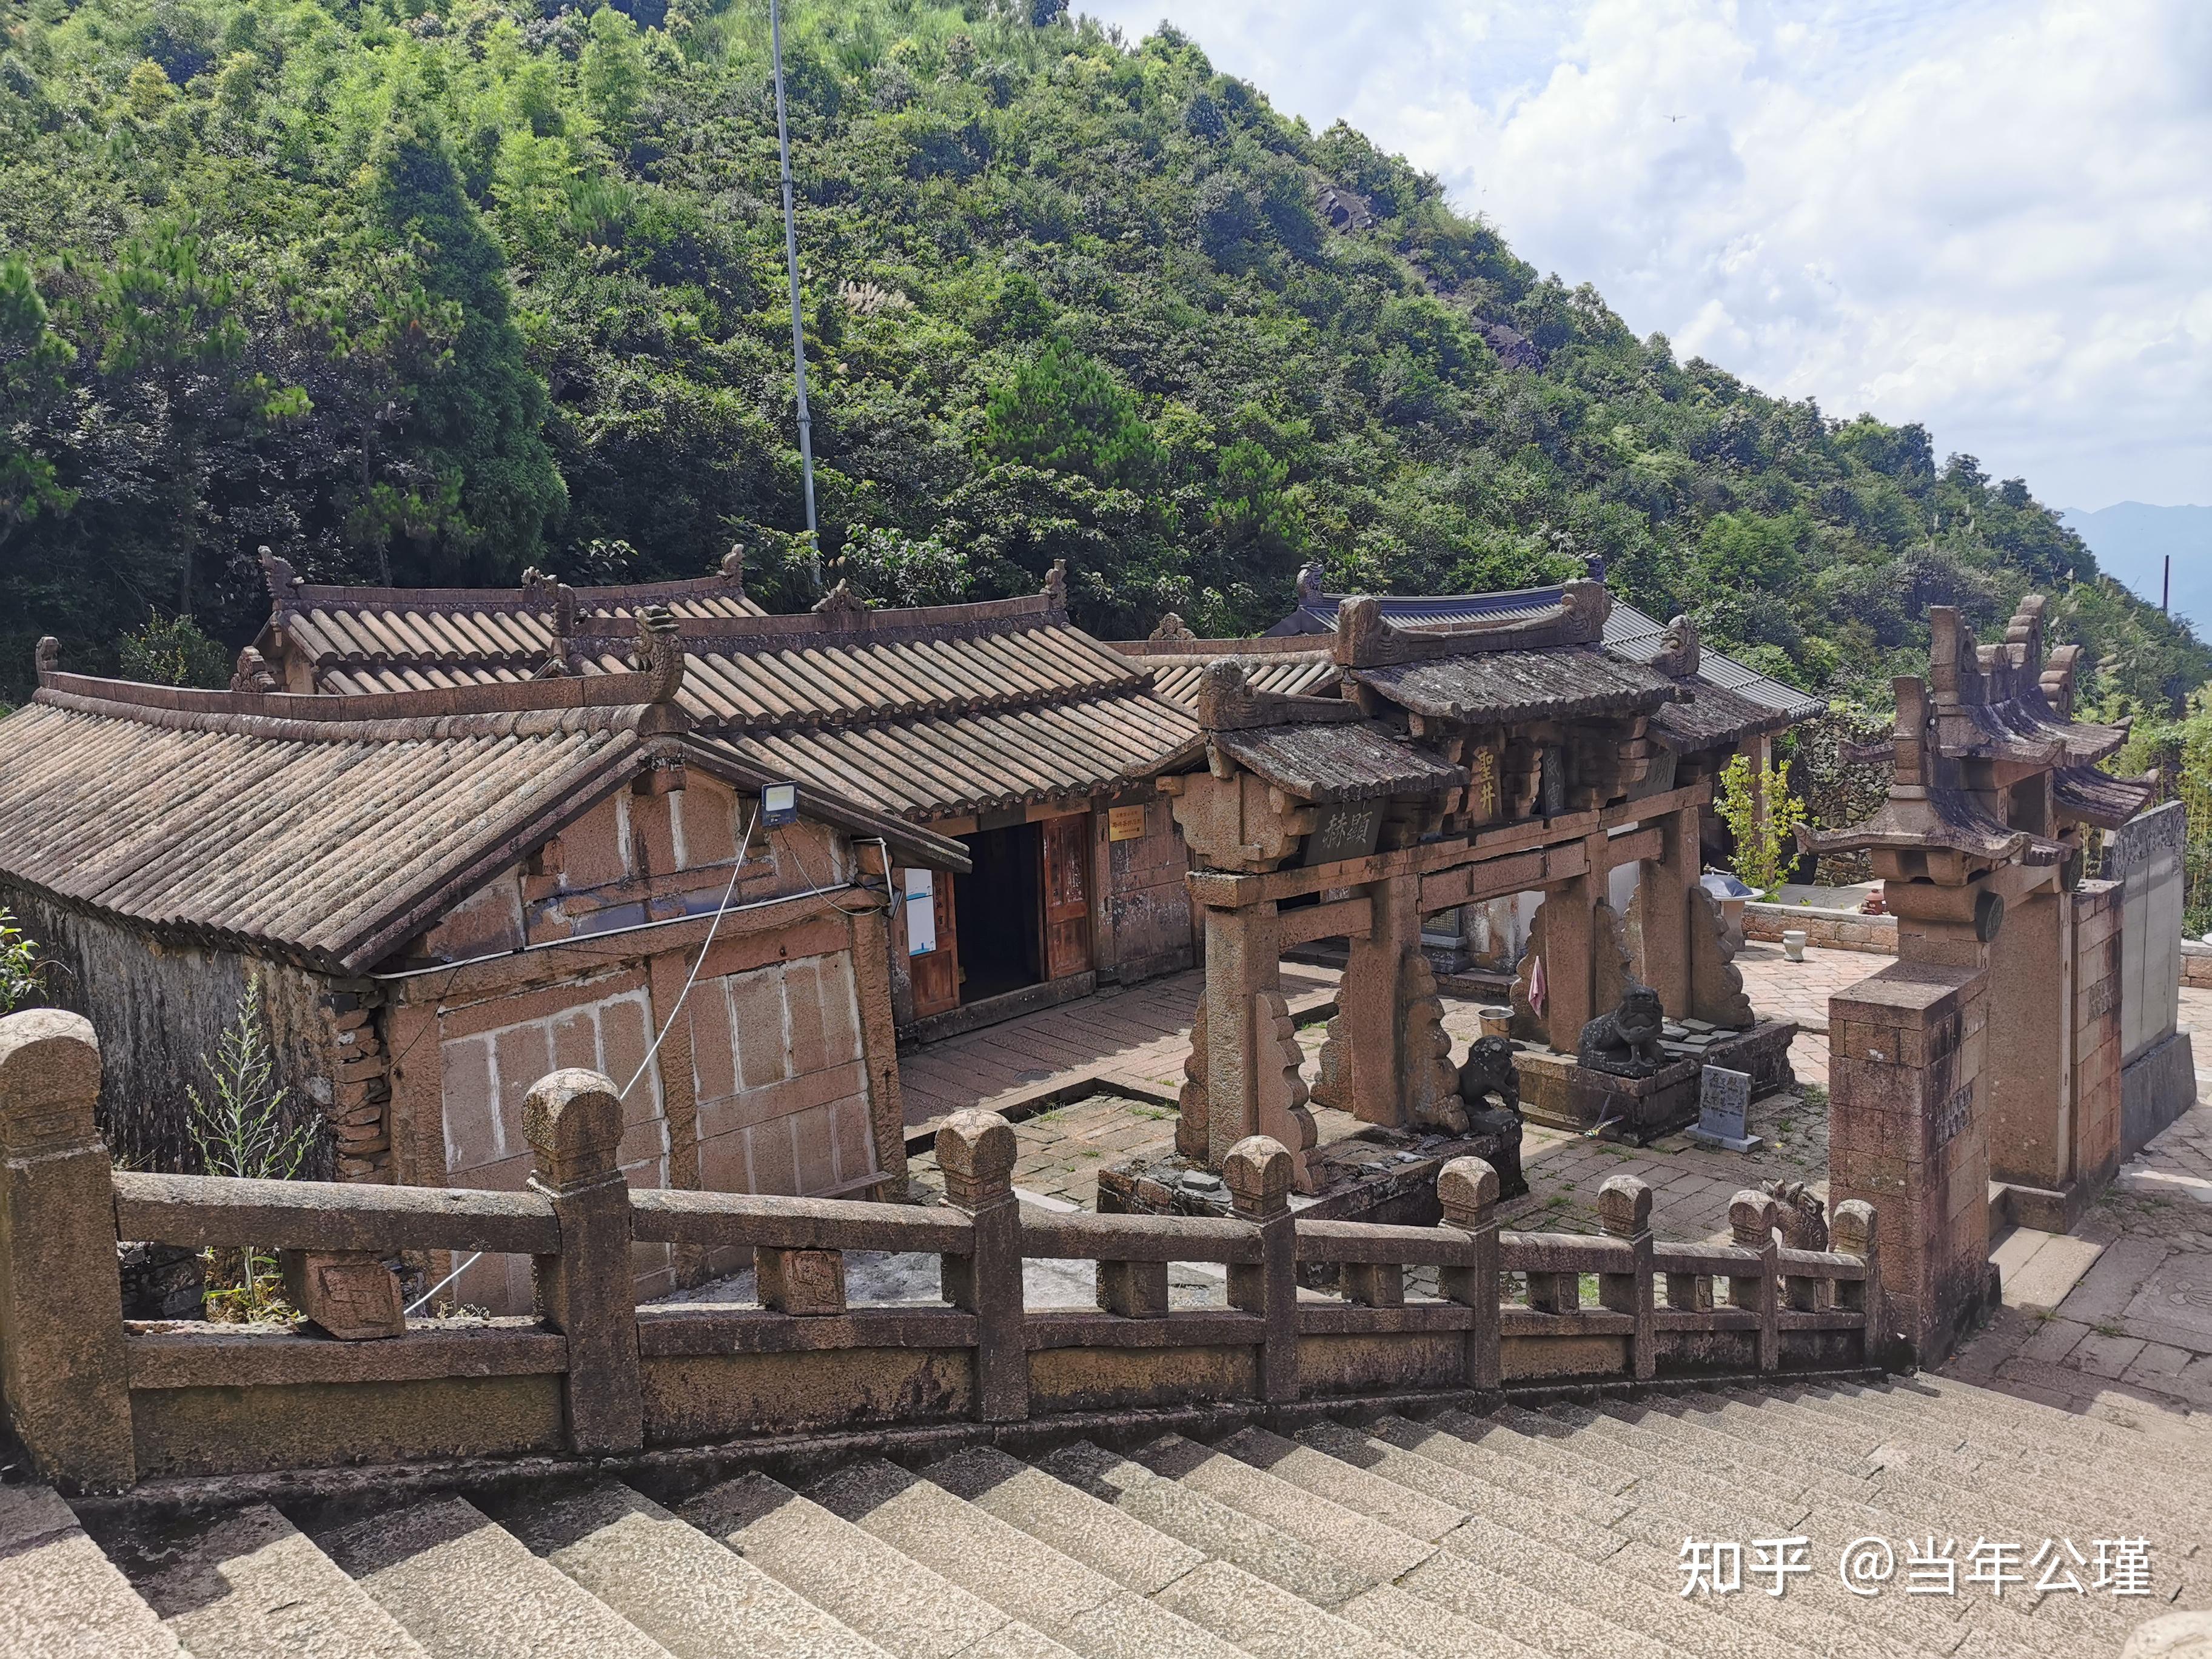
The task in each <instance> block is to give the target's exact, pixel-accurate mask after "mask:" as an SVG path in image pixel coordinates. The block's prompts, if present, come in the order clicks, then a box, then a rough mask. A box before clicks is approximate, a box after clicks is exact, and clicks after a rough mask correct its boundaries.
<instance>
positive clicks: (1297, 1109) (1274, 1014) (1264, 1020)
mask: <svg viewBox="0 0 2212 1659" xmlns="http://www.w3.org/2000/svg"><path fill="white" fill-rule="evenodd" d="M1252 1040H1253V1044H1254V1046H1255V1048H1256V1049H1257V1050H1258V1054H1257V1055H1256V1056H1255V1058H1256V1060H1257V1061H1258V1064H1257V1066H1256V1067H1255V1074H1256V1078H1257V1081H1258V1085H1259V1087H1258V1093H1259V1101H1258V1112H1257V1114H1256V1115H1257V1116H1258V1118H1259V1128H1258V1133H1261V1134H1263V1135H1267V1136H1269V1137H1271V1138H1272V1139H1276V1140H1279V1141H1280V1142H1282V1144H1283V1146H1285V1149H1287V1150H1288V1152H1290V1155H1291V1166H1292V1168H1291V1182H1292V1184H1293V1185H1294V1186H1295V1187H1296V1188H1297V1190H1298V1191H1299V1192H1302V1193H1310V1192H1314V1191H1316V1189H1317V1183H1316V1181H1315V1178H1314V1173H1313V1165H1312V1161H1311V1160H1310V1158H1308V1156H1307V1154H1308V1153H1310V1152H1312V1151H1313V1149H1314V1146H1315V1144H1316V1141H1317V1140H1318V1139H1319V1138H1320V1137H1319V1135H1318V1133H1317V1132H1316V1129H1315V1127H1314V1120H1313V1114H1312V1113H1311V1112H1310V1111H1309V1110H1307V1109H1306V1102H1307V1100H1308V1099H1309V1097H1310V1095H1309V1091H1308V1090H1307V1088H1306V1082H1305V1078H1304V1075H1303V1074H1302V1072H1301V1070H1300V1068H1301V1067H1302V1066H1304V1063H1305V1051H1304V1049H1302V1048H1299V1047H1298V1027H1297V1021H1295V1020H1293V1019H1292V1018H1291V1008H1290V1005H1289V1004H1288V1003H1287V1002H1285V1000H1283V994H1282V993H1281V992H1280V991H1261V992H1260V993H1259V994H1257V995H1255V997H1254V998H1253V999H1252Z"/></svg>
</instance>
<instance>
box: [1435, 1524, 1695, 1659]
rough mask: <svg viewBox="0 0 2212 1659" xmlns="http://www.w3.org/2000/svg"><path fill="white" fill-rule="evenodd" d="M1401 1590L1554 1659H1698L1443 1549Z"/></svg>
mask: <svg viewBox="0 0 2212 1659" xmlns="http://www.w3.org/2000/svg"><path fill="white" fill-rule="evenodd" d="M1398 1587H1399V1588H1400V1589H1403V1590H1406V1591H1407V1592H1408V1593H1410V1594H1412V1595H1417V1596H1419V1597H1420V1598H1421V1600H1423V1601H1428V1602H1431V1603H1433V1604H1434V1605H1435V1606H1437V1607H1442V1608H1443V1609H1444V1610H1445V1611H1446V1612H1448V1613H1457V1614H1458V1615H1459V1616H1460V1617H1462V1618H1463V1619H1468V1620H1474V1622H1475V1623H1477V1624H1481V1625H1487V1626H1490V1627H1491V1628H1492V1630H1497V1631H1500V1632H1505V1633H1506V1634H1509V1635H1510V1636H1512V1637H1513V1638H1514V1639H1515V1640H1516V1641H1518V1642H1522V1643H1525V1644H1528V1646H1530V1647H1533V1648H1534V1649H1535V1650H1537V1651H1538V1652H1539V1653H1543V1654H1547V1655H1551V1656H1553V1659H1678V1656H1679V1659H1694V1650H1687V1649H1680V1648H1676V1647H1674V1646H1672V1645H1671V1644H1668V1643H1664V1642H1656V1641H1654V1640H1653V1639H1652V1638H1650V1637H1648V1636H1645V1635H1644V1634H1643V1633H1642V1632H1638V1631H1632V1630H1625V1629H1623V1628H1622V1627H1621V1626H1618V1625H1616V1624H1613V1622H1612V1621H1610V1620H1607V1619H1603V1618H1601V1617H1600V1616H1599V1615H1597V1614H1595V1613H1588V1612H1585V1611H1584V1610H1583V1609H1582V1608H1580V1607H1568V1606H1565V1605H1564V1604H1563V1603H1561V1602H1559V1601H1556V1600H1554V1599H1553V1597H1551V1596H1549V1595H1546V1594H1544V1592H1543V1591H1541V1590H1540V1589H1534V1588H1532V1587H1531V1586H1529V1585H1528V1584H1525V1583H1522V1582H1521V1579H1520V1577H1519V1576H1518V1574H1517V1573H1501V1572H1498V1571H1495V1570H1494V1569H1492V1568H1491V1567H1488V1566H1486V1565H1484V1564H1483V1563H1481V1562H1480V1561H1476V1560H1474V1559H1470V1558H1468V1557H1467V1556H1464V1555H1459V1554H1455V1553H1453V1552H1451V1551H1449V1550H1439V1551H1437V1553H1435V1554H1434V1555H1431V1557H1430V1558H1429V1559H1427V1560H1425V1561H1424V1562H1422V1563H1421V1565H1419V1566H1418V1567H1415V1568H1414V1569H1413V1571H1411V1572H1409V1573H1407V1575H1406V1576H1405V1577H1403V1578H1401V1579H1400V1580H1399V1581H1398Z"/></svg>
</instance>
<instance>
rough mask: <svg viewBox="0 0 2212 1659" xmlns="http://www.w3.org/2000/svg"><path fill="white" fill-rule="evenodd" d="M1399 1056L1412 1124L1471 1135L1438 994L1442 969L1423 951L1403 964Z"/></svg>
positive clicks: (1403, 1096)
mask: <svg viewBox="0 0 2212 1659" xmlns="http://www.w3.org/2000/svg"><path fill="white" fill-rule="evenodd" d="M1398 1052H1399V1053H1400V1054H1402V1055H1403V1056H1404V1057H1405V1058H1404V1066H1405V1069H1404V1071H1403V1072H1402V1073H1401V1074H1400V1082H1399V1088H1400V1090H1401V1100H1402V1102H1403V1104H1404V1108H1405V1114H1406V1121H1407V1122H1408V1123H1409V1124H1412V1125H1413V1126H1414V1127H1418V1128H1424V1129H1443V1130H1445V1131H1448V1132H1449V1133H1452V1134H1465V1133H1467V1111H1466V1109H1465V1107H1464V1106H1462V1103H1461V1102H1460V1097H1459V1073H1458V1071H1457V1070H1456V1069H1455V1067H1454V1066H1453V1065H1452V1063H1451V1036H1450V1035H1449V1033H1448V1032H1446V1031H1445V1030H1444V1005H1443V998H1442V997H1440V996H1438V995H1437V975H1436V970H1435V969H1432V968H1431V967H1430V966H1429V959H1428V958H1427V957H1425V956H1423V955H1422V954H1421V952H1420V951H1419V950H1418V949H1416V950H1410V951H1407V952H1406V954H1405V955H1404V956H1403V957H1400V958H1399V962H1398Z"/></svg>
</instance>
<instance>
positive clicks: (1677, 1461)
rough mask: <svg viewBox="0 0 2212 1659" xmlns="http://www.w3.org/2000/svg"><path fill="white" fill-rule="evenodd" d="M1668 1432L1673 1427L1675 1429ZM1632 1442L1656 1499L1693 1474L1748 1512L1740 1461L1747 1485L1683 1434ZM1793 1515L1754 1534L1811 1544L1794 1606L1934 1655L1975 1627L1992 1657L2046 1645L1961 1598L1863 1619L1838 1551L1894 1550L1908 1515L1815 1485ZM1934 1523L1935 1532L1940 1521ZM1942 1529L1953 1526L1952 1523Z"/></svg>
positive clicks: (1898, 1600) (1901, 1598) (1655, 1429)
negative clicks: (1874, 1538) (1790, 1523)
mask: <svg viewBox="0 0 2212 1659" xmlns="http://www.w3.org/2000/svg"><path fill="white" fill-rule="evenodd" d="M1627 1409H1630V1408H1628V1407H1620V1406H1619V1405H1618V1404H1617V1402H1615V1403H1612V1404H1609V1407H1608V1409H1607V1413H1606V1415H1607V1417H1609V1418H1613V1419H1614V1420H1615V1421H1616V1422H1620V1421H1624V1420H1625V1418H1620V1417H1616V1416H1615V1413H1616V1412H1625V1411H1626V1410H1627ZM1553 1410H1554V1412H1556V1413H1559V1415H1560V1416H1561V1417H1562V1418H1566V1417H1571V1416H1573V1415H1576V1414H1577V1413H1576V1412H1575V1408H1572V1407H1554V1408H1553ZM1673 1426H1674V1427H1675V1428H1676V1429H1678V1430H1679V1429H1680V1425H1673ZM1633 1443H1634V1444H1635V1445H1636V1447H1637V1449H1638V1451H1639V1453H1640V1454H1641V1455H1642V1462H1643V1466H1644V1468H1646V1470H1647V1472H1648V1474H1647V1479H1648V1480H1649V1481H1650V1484H1651V1486H1652V1488H1653V1490H1654V1492H1655V1494H1656V1493H1660V1492H1664V1491H1666V1490H1667V1489H1668V1486H1669V1483H1670V1482H1672V1481H1674V1480H1677V1479H1682V1478H1685V1477H1687V1476H1694V1478H1695V1480H1696V1482H1697V1485H1698V1487H1699V1492H1701V1493H1705V1494H1710V1493H1711V1492H1712V1491H1713V1489H1714V1483H1715V1481H1716V1480H1718V1481H1719V1482H1720V1488H1719V1490H1720V1492H1721V1496H1722V1501H1723V1504H1726V1503H1727V1502H1728V1501H1729V1498H1728V1494H1729V1493H1731V1492H1733V1493H1735V1494H1738V1497H1737V1498H1736V1500H1735V1501H1736V1502H1737V1503H1738V1504H1740V1505H1741V1507H1742V1508H1743V1509H1745V1510H1750V1509H1751V1508H1753V1506H1754V1505H1755V1504H1756V1503H1757V1502H1758V1500H1759V1497H1760V1496H1761V1490H1760V1486H1759V1480H1758V1471H1757V1468H1756V1466H1755V1465H1753V1464H1744V1463H1739V1464H1737V1465H1736V1466H1735V1467H1736V1468H1739V1469H1740V1470H1741V1479H1742V1480H1743V1481H1744V1482H1745V1483H1746V1484H1737V1483H1736V1482H1735V1481H1733V1480H1729V1479H1727V1478H1725V1477H1723V1476H1721V1475H1718V1474H1716V1473H1715V1468H1716V1464H1717V1460H1711V1459H1708V1458H1706V1457H1705V1455H1704V1449H1703V1447H1702V1446H1701V1445H1700V1444H1699V1443H1697V1442H1696V1441H1695V1440H1693V1439H1692V1438H1689V1437H1686V1435H1683V1434H1679V1433H1678V1434H1676V1435H1669V1434H1668V1433H1667V1432H1666V1425H1664V1424H1661V1425H1650V1426H1649V1427H1648V1428H1647V1429H1646V1431H1644V1432H1642V1433H1640V1434H1638V1436H1636V1437H1635V1438H1634V1441H1633ZM1890 1496H1892V1495H1891V1494H1889V1493H1887V1492H1878V1493H1877V1497H1878V1498H1881V1499H1887V1498H1889V1497H1890ZM1664 1501H1665V1500H1664V1499H1663V1498H1660V1497H1657V1496H1655V1498H1654V1499H1653V1502H1654V1504H1655V1505H1661V1504H1663V1503H1664ZM1799 1510H1800V1514H1799V1519H1798V1521H1797V1522H1796V1524H1795V1526H1794V1527H1792V1528H1790V1530H1789V1531H1788V1532H1786V1533H1782V1534H1758V1535H1764V1536H1800V1535H1802V1536H1804V1537H1808V1538H1809V1539H1811V1540H1812V1547H1811V1552H1810V1557H1809V1559H1811V1561H1812V1564H1813V1568H1814V1571H1812V1572H1810V1573H1808V1574H1807V1575H1805V1576H1804V1577H1800V1578H1797V1579H1795V1580H1793V1581H1792V1583H1791V1584H1790V1590H1789V1595H1788V1599H1789V1600H1790V1601H1795V1602H1796V1603H1798V1604H1800V1605H1804V1604H1808V1603H1809V1604H1810V1605H1811V1606H1812V1607H1817V1608H1820V1609H1825V1611H1826V1613H1829V1614H1830V1615H1832V1616H1834V1617H1836V1618H1838V1619H1850V1620H1855V1621H1856V1622H1857V1624H1858V1626H1859V1627H1860V1628H1862V1629H1871V1630H1875V1631H1879V1632H1881V1633H1882V1634H1883V1635H1884V1636H1886V1637H1890V1638H1893V1639H1896V1640H1900V1641H1904V1642H1907V1643H1911V1644H1917V1645H1918V1646H1920V1647H1922V1648H1923V1649H1927V1650H1932V1651H1935V1652H1939V1653H1942V1652H1949V1651H1952V1650H1954V1649H1955V1648H1956V1647H1957V1646H1958V1645H1959V1644H1960V1643H1962V1642H1963V1641H1965V1640H1966V1638H1967V1637H1968V1635H1970V1634H1971V1633H1972V1632H1974V1631H1975V1630H1976V1629H1979V1630H1981V1631H1983V1632H1986V1639H1985V1640H1984V1642H1983V1644H1982V1645H1983V1647H1984V1649H1985V1650H1987V1651H1989V1652H1990V1653H1991V1654H1993V1655H1994V1654H1996V1653H2011V1654H2015V1655H2021V1656H2029V1655H2033V1654H2035V1653H2036V1652H2037V1651H2038V1650H2039V1647H2040V1646H2041V1645H2042V1644H2043V1642H2044V1641H2045V1640H2046V1639H2047V1638H2045V1636H2044V1635H2043V1633H2042V1632H2039V1631H2037V1632H2032V1631H2030V1630H2028V1629H2027V1627H2026V1625H2025V1620H2024V1617H2023V1615H2022V1614H2021V1613H2020V1612H2019V1611H2017V1610H2015V1609H2014V1608H2011V1607H2004V1606H2002V1605H1995V1604H1993V1605H1990V1606H1988V1607H1978V1606H1976V1605H1975V1604H1972V1603H1971V1602H1969V1601H1966V1600H1965V1599H1963V1598H1961V1599H1951V1600H1939V1599H1934V1598H1928V1597H1907V1596H1905V1595H1902V1594H1896V1595H1887V1596H1885V1597H1883V1598H1881V1616H1880V1618H1879V1619H1878V1620H1877V1619H1872V1618H1869V1617H1868V1616H1867V1615H1866V1609H1867V1607H1869V1605H1871V1604H1870V1603H1869V1602H1868V1601H1866V1600H1865V1598H1863V1597H1857V1596H1853V1595H1851V1594H1850V1592H1849V1591H1848V1590H1846V1589H1844V1586H1843V1583H1842V1582H1841V1579H1840V1577H1839V1575H1838V1572H1837V1565H1838V1559H1839V1557H1840V1553H1841V1551H1842V1549H1843V1547H1844V1545H1845V1544H1846V1543H1848V1542H1849V1541H1851V1540H1853V1539H1855V1538H1860V1537H1864V1536H1868V1535H1870V1534H1871V1535H1878V1536H1881V1537H1884V1538H1886V1539H1888V1540H1890V1541H1892V1542H1893V1545H1894V1544H1896V1543H1899V1542H1901V1541H1903V1540H1904V1539H1905V1538H1906V1537H1908V1536H1910V1535H1912V1534H1913V1528H1912V1526H1911V1519H1912V1517H1911V1512H1910V1511H1906V1510H1899V1509H1897V1508H1895V1507H1881V1506H1877V1505H1873V1504H1862V1503H1858V1502H1856V1501H1854V1500H1853V1499H1851V1498H1848V1497H1842V1496H1838V1495H1836V1494H1832V1493H1830V1492H1826V1490H1824V1489H1823V1488H1821V1487H1820V1486H1814V1487H1812V1488H1811V1489H1810V1490H1809V1491H1808V1492H1806V1494H1805V1497H1804V1498H1803V1499H1802V1501H1801V1503H1800V1505H1799ZM1937 1524H1938V1525H1939V1527H1941V1526H1942V1524H1943V1523H1942V1522H1938V1523H1937ZM1949 1524H1951V1525H1956V1524H1957V1523H1956V1522H1951V1523H1949ZM1750 1530H1751V1529H1749V1528H1740V1529H1738V1530H1737V1531H1735V1532H1732V1533H1730V1532H1723V1533H1719V1534H1705V1536H1708V1537H1712V1536H1719V1537H1723V1538H1729V1539H1731V1540H1735V1541H1741V1542H1743V1543H1745V1544H1747V1545H1748V1543H1749V1542H1750V1538H1749V1537H1748V1536H1747V1535H1746V1534H1747V1533H1748V1532H1750ZM1969 1547H1971V1546H1969ZM1747 1559H1748V1555H1747ZM1745 1582H1746V1584H1747V1587H1754V1588H1755V1587H1756V1586H1755V1581H1753V1580H1752V1579H1750V1578H1748V1577H1747V1579H1746V1581H1745ZM1729 1605H1730V1606H1731V1607H1733V1606H1735V1605H1736V1601H1735V1599H1733V1598H1731V1599H1730V1601H1729ZM1969 1613H1972V1614H1974V1615H1975V1616H1974V1618H1972V1619H1971V1620H1970V1619H1969V1618H1968V1615H1969Z"/></svg>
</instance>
